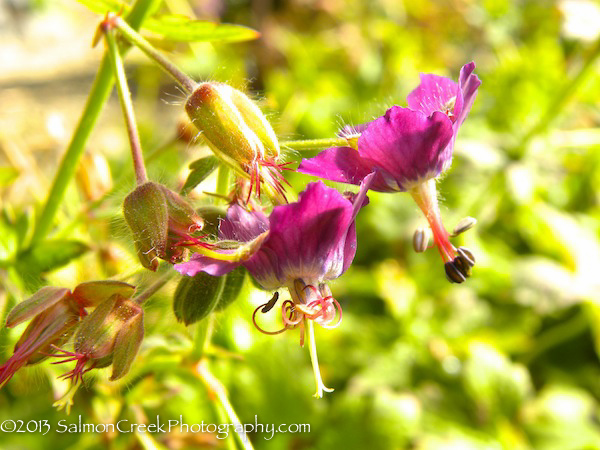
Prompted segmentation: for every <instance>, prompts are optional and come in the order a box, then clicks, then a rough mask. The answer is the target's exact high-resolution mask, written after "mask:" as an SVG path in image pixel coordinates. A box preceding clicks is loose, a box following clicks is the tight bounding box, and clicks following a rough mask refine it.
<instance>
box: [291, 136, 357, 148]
mask: <svg viewBox="0 0 600 450" xmlns="http://www.w3.org/2000/svg"><path fill="white" fill-rule="evenodd" d="M281 146H282V147H287V148H289V149H291V150H317V149H320V148H325V147H348V146H349V144H348V140H347V139H345V138H330V139H306V140H300V141H284V142H281Z"/></svg>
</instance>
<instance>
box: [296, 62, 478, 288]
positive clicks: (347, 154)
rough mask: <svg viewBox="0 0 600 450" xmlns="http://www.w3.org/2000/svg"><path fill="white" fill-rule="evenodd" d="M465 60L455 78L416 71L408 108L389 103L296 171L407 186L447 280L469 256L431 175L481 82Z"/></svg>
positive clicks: (441, 164) (444, 165) (395, 188)
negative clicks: (447, 223) (447, 220)
mask: <svg viewBox="0 0 600 450" xmlns="http://www.w3.org/2000/svg"><path fill="white" fill-rule="evenodd" d="M474 70H475V64H474V63H472V62H471V63H469V64H466V65H465V66H463V68H462V69H461V71H460V76H459V79H458V83H456V82H454V81H452V80H450V79H448V78H445V77H440V76H437V75H430V74H421V83H420V84H419V86H418V87H417V88H416V89H415V90H414V91H412V92H411V93H410V94H409V96H408V99H407V100H408V106H409V107H408V108H402V107H400V106H392V107H391V108H390V109H388V111H387V112H386V113H385V115H384V116H382V117H379V118H378V119H375V120H374V121H372V122H370V123H368V124H364V125H360V126H359V127H356V128H346V129H344V130H343V132H342V136H343V137H346V139H347V140H348V143H349V146H347V147H333V148H329V149H327V150H324V151H323V152H321V153H320V154H318V155H317V156H316V157H314V158H311V159H304V160H303V161H302V163H301V164H300V166H299V167H298V171H299V172H302V173H306V174H309V175H316V176H319V177H322V178H325V179H329V180H333V181H339V182H343V183H352V184H359V183H360V182H361V181H362V180H363V179H364V178H365V177H366V176H367V175H369V174H371V173H374V174H375V178H374V180H373V183H372V186H371V189H373V190H375V191H380V192H404V191H406V192H409V193H410V194H411V195H412V197H413V198H414V200H415V201H416V203H417V205H419V208H420V209H421V210H422V211H423V213H424V214H425V217H426V218H427V221H428V222H429V225H430V227H431V231H432V233H433V239H434V243H435V245H436V246H437V247H438V250H439V252H440V255H441V256H442V259H443V261H444V263H445V269H446V275H447V276H448V278H449V279H450V281H454V282H458V283H460V282H462V281H464V280H465V279H466V277H468V276H469V274H470V270H471V267H472V266H473V264H474V258H473V255H472V254H471V252H469V251H468V250H467V249H463V248H459V249H456V248H455V247H454V246H453V245H452V244H451V243H450V240H449V237H450V234H449V233H448V232H447V231H446V229H445V228H444V226H443V224H442V220H441V217H440V211H439V207H438V201H437V192H436V185H435V179H436V178H437V177H439V176H440V175H441V174H442V173H443V172H444V171H446V170H448V168H449V167H450V165H451V163H452V151H453V148H454V140H455V139H456V134H457V132H458V130H459V128H460V126H461V125H462V123H463V122H464V120H465V119H466V117H467V115H468V114H469V111H470V109H471V106H472V105H473V102H474V100H475V96H476V94H477V88H478V87H479V85H480V84H481V82H480V81H479V78H477V75H475V74H474V73H473V71H474Z"/></svg>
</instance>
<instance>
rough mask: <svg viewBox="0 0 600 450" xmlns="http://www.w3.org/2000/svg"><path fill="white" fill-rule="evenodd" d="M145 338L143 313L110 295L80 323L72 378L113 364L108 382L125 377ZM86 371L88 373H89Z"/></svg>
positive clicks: (130, 303)
mask: <svg viewBox="0 0 600 450" xmlns="http://www.w3.org/2000/svg"><path fill="white" fill-rule="evenodd" d="M143 337H144V312H143V310H142V308H141V306H140V305H138V304H137V303H136V302H135V301H133V300H131V299H127V298H124V297H121V296H120V295H113V296H112V297H111V298H109V299H108V300H105V301H104V302H102V303H101V304H100V305H98V307H96V309H95V310H94V311H93V312H92V313H91V314H90V315H89V316H88V317H86V318H85V319H84V320H83V321H82V322H81V326H80V327H79V330H78V332H77V335H76V337H75V355H77V359H78V362H77V366H76V368H75V369H74V371H73V376H75V377H77V376H78V374H83V372H84V371H85V370H84V369H83V368H84V366H85V364H86V363H87V362H88V361H92V365H91V367H90V368H92V367H94V368H97V367H105V366H107V365H109V364H112V366H113V371H112V375H111V377H110V379H111V380H116V379H118V378H120V377H122V376H123V375H125V374H126V373H127V371H128V370H129V367H130V366H131V363H132V362H133V360H134V359H135V356H136V354H137V352H138V349H139V346H140V344H141V343H142V339H143ZM88 370H89V369H88Z"/></svg>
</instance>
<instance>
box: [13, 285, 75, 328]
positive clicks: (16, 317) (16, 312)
mask: <svg viewBox="0 0 600 450" xmlns="http://www.w3.org/2000/svg"><path fill="white" fill-rule="evenodd" d="M70 293H71V291H70V290H69V289H66V288H60V287H54V286H45V287H43V288H41V289H40V290H39V291H37V292H36V293H35V294H33V295H32V296H31V297H29V298H28V299H27V300H24V301H22V302H21V303H19V304H18V305H16V306H15V307H14V308H13V309H12V310H11V311H10V313H9V314H8V316H7V317H6V326H7V327H9V328H12V327H14V326H16V325H18V324H20V323H23V322H25V321H26V320H29V319H31V318H32V317H35V316H37V315H38V314H41V313H42V312H44V311H45V310H47V309H49V308H50V307H52V306H53V305H55V304H56V303H58V302H60V301H62V300H65V299H67V298H68V297H69V295H70Z"/></svg>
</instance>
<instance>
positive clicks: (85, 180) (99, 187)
mask: <svg viewBox="0 0 600 450" xmlns="http://www.w3.org/2000/svg"><path fill="white" fill-rule="evenodd" d="M77 181H78V184H79V186H80V187H81V190H82V191H83V194H84V195H85V197H86V198H87V199H88V200H90V201H96V200H98V199H100V198H102V197H103V196H104V195H105V194H106V193H107V192H108V191H110V190H111V189H112V186H113V183H112V176H111V173H110V167H109V166H108V162H107V161H106V158H105V157H104V156H103V155H102V154H101V153H85V154H84V155H83V156H82V158H81V164H80V165H79V169H78V170H77Z"/></svg>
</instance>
